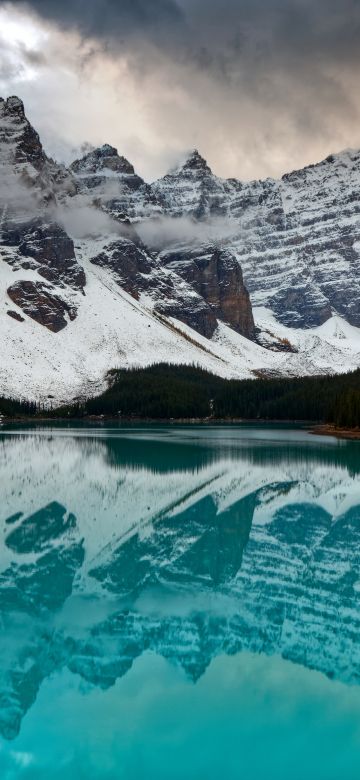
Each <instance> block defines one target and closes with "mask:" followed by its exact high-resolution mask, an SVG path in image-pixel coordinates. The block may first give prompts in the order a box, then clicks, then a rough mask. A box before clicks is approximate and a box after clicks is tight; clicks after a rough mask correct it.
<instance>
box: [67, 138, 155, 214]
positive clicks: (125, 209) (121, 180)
mask: <svg viewBox="0 0 360 780" xmlns="http://www.w3.org/2000/svg"><path fill="white" fill-rule="evenodd" d="M70 171H71V173H72V174H73V175H74V177H75V181H76V185H77V188H78V191H80V192H82V193H85V194H88V195H91V197H92V199H93V200H94V201H95V202H97V203H98V204H101V205H103V206H104V207H105V208H106V210H107V211H108V212H110V213H111V215H112V216H113V217H115V218H117V217H121V218H123V216H124V215H126V216H127V217H130V218H132V219H133V218H135V217H136V216H137V215H138V212H139V208H140V214H141V215H143V213H144V211H146V212H149V213H151V212H152V211H153V210H154V208H155V210H156V198H154V195H153V192H152V190H151V187H150V185H148V184H146V183H145V182H144V180H143V179H142V178H141V177H140V176H138V175H137V174H136V173H135V170H134V167H133V166H132V165H131V163H129V162H128V160H126V159H125V157H120V155H119V154H118V151H117V149H115V148H114V147H113V146H110V145H109V144H104V145H103V146H100V147H99V148H98V149H93V150H92V151H91V152H89V153H88V154H86V155H85V156H84V157H82V158H80V159H79V160H75V161H74V162H73V163H72V164H71V166H70Z"/></svg>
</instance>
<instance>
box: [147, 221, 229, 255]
mask: <svg viewBox="0 0 360 780" xmlns="http://www.w3.org/2000/svg"><path fill="white" fill-rule="evenodd" d="M239 231H240V224H239V220H236V221H235V220H232V219H228V218H223V217H218V218H213V219H210V220H207V221H206V222H196V221H195V220H193V219H191V218H190V217H177V218H174V217H157V218H154V219H145V220H143V221H142V222H139V223H138V224H137V225H136V232H137V234H138V235H139V236H140V238H141V240H142V241H143V242H144V244H146V246H148V247H150V248H151V249H156V250H158V251H159V250H161V249H164V248H166V247H170V246H171V245H172V244H174V245H177V244H178V245H180V244H186V243H187V242H191V244H192V245H194V244H209V243H210V244H213V243H218V242H222V241H224V240H225V239H228V238H230V237H231V236H235V235H238V234H239Z"/></svg>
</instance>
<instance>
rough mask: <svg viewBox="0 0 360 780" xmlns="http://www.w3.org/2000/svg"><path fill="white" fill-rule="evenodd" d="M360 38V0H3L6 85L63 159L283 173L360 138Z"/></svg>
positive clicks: (0, 80)
mask: <svg viewBox="0 0 360 780" xmlns="http://www.w3.org/2000/svg"><path fill="white" fill-rule="evenodd" d="M359 40H360V0H28V2H22V0H15V2H3V0H0V94H2V96H3V97H7V96H8V95H10V94H18V95H19V97H21V98H22V99H23V100H24V102H25V107H26V111H27V114H28V116H29V118H30V120H31V121H32V122H33V124H34V125H35V126H36V128H37V130H38V131H39V132H40V134H41V137H42V139H43V142H44V145H45V148H46V150H47V151H48V152H49V153H50V154H52V155H54V156H56V157H57V158H60V159H63V160H65V161H69V160H70V159H72V158H73V157H74V156H76V155H77V154H78V153H79V150H80V148H81V146H82V145H83V144H86V143H90V144H93V145H98V144H102V143H104V142H108V143H111V144H113V145H115V146H116V147H117V148H118V149H119V152H120V153H121V154H124V155H125V156H126V157H128V158H129V159H130V160H131V162H132V163H133V164H134V165H135V167H136V169H137V171H138V172H139V173H140V174H141V175H143V176H144V177H145V178H146V179H148V180H150V179H153V178H156V177H157V176H161V175H163V173H165V172H166V170H167V169H168V168H169V167H170V166H171V165H173V164H174V163H176V162H177V161H178V160H179V159H180V158H181V157H182V156H183V155H184V153H185V152H186V151H187V150H189V149H191V148H194V147H197V148H198V149H199V151H200V152H201V153H202V154H203V155H204V157H206V159H207V160H208V163H209V164H210V166H211V167H212V169H213V171H214V172H215V173H217V174H218V175H220V176H237V177H238V178H242V179H249V178H263V177H266V176H278V175H281V174H282V173H284V172H286V171H288V170H292V169H293V168H298V167H301V166H303V165H305V164H307V163H309V162H315V161H317V160H320V159H322V158H323V157H326V156H327V155H328V154H329V153H330V152H333V151H338V150H340V149H343V148H347V147H357V146H359V147H360V90H359V79H360V46H359Z"/></svg>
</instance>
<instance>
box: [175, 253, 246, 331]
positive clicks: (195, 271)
mask: <svg viewBox="0 0 360 780" xmlns="http://www.w3.org/2000/svg"><path fill="white" fill-rule="evenodd" d="M160 259H161V262H162V263H163V264H164V265H165V266H166V267H167V268H171V269H172V270H174V271H175V272H176V273H177V274H179V276H181V277H182V278H183V279H185V280H186V281H187V282H188V283H189V284H191V286H192V287H193V288H194V289H195V290H196V292H197V293H198V294H199V295H200V296H201V297H202V298H204V300H205V301H206V303H207V304H208V305H209V306H210V308H211V309H212V311H213V312H214V314H215V316H216V318H217V319H219V320H223V321H224V322H226V323H227V324H228V325H230V327H231V328H233V329H234V330H236V331H237V332H238V333H241V334H242V335H243V336H246V338H249V339H254V338H255V325H254V318H253V314H252V309H251V304H250V297H249V293H248V291H247V289H246V287H245V285H244V282H243V278H242V272H241V268H240V265H239V263H238V261H237V259H236V257H235V256H234V255H233V254H232V252H231V251H230V250H229V249H220V248H218V247H216V246H211V245H210V246H204V247H201V249H200V250H199V248H195V249H190V250H185V251H183V252H181V250H180V251H177V250H174V251H173V252H171V251H170V252H168V253H166V252H164V253H162V254H161V256H160Z"/></svg>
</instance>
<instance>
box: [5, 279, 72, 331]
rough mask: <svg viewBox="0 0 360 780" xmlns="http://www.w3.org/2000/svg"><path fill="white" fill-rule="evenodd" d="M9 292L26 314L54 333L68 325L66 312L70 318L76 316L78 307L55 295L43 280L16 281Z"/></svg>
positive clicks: (10, 296)
mask: <svg viewBox="0 0 360 780" xmlns="http://www.w3.org/2000/svg"><path fill="white" fill-rule="evenodd" d="M7 294H8V296H9V298H10V299H11V300H12V301H13V303H16V305H17V306H19V308H20V309H22V311H23V312H24V314H27V315H28V317H31V319H33V320H35V321H36V322H38V323H39V324H40V325H44V326H45V328H48V329H49V330H52V331H53V333H58V332H59V330H62V329H63V328H65V327H66V325H67V323H68V320H67V319H66V314H67V315H68V317H69V319H70V320H74V319H75V317H76V309H75V308H74V307H72V306H70V305H69V304H68V303H66V302H65V301H64V300H63V299H62V298H60V296H59V295H55V294H54V293H53V290H52V287H50V286H49V285H46V284H44V283H42V282H30V281H19V282H15V284H13V285H11V287H9V288H8V290H7ZM13 316H14V315H13Z"/></svg>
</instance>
